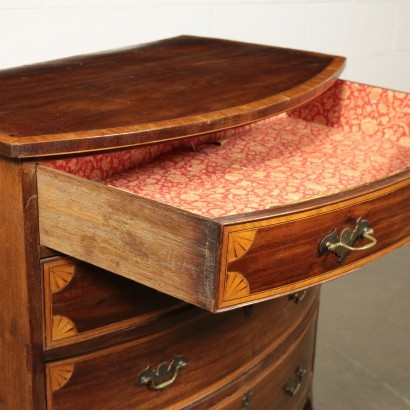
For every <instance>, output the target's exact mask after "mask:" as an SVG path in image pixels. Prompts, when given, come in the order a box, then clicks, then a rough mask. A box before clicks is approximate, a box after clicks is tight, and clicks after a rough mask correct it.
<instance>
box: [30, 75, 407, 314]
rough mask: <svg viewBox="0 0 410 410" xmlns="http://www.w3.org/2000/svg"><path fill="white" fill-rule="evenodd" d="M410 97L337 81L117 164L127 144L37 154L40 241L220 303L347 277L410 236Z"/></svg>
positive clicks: (213, 306)
mask: <svg viewBox="0 0 410 410" xmlns="http://www.w3.org/2000/svg"><path fill="white" fill-rule="evenodd" d="M376 96H377V98H378V100H377V101H376V100H374V99H375V98H376ZM383 98H384V99H383ZM408 100H409V99H408V97H407V95H406V94H404V93H393V92H391V91H387V90H381V89H377V88H372V87H366V86H363V85H360V84H353V83H347V82H342V81H339V82H337V83H336V84H335V85H334V86H333V87H332V88H331V89H329V90H328V91H327V92H326V93H325V94H324V95H323V96H321V97H320V98H318V99H317V100H315V101H314V102H312V103H310V104H309V105H307V106H304V107H301V108H298V109H296V110H293V111H290V112H289V113H287V114H282V115H279V116H276V117H273V118H270V119H268V120H264V121H261V122H258V123H255V124H254V125H251V126H249V125H248V126H245V127H242V128H240V129H237V130H235V131H234V132H232V133H229V132H224V133H220V134H216V135H214V136H212V137H210V138H208V141H207V140H206V139H205V141H207V142H208V143H205V144H204V139H202V140H201V144H202V145H198V146H196V148H195V149H193V150H188V149H187V147H186V146H185V147H180V148H179V149H174V150H173V151H171V152H168V153H165V154H162V155H160V156H159V157H157V158H153V159H151V160H150V161H146V162H144V163H142V164H139V165H138V166H137V165H135V164H134V166H131V167H130V169H128V170H123V171H122V172H120V173H117V174H114V175H110V174H109V173H108V174H104V175H102V174H103V172H102V171H103V170H104V169H105V170H106V169H107V168H109V164H118V158H119V157H118V156H121V155H122V154H121V153H118V152H117V153H113V154H101V155H100V156H98V158H96V157H85V158H82V159H81V161H82V167H83V168H81V167H79V166H78V164H79V160H78V159H74V160H73V159H71V160H59V161H50V162H48V163H45V164H42V165H39V166H38V172H37V175H38V193H39V218H40V240H41V243H42V244H43V245H45V246H48V247H50V248H53V249H56V250H58V251H60V252H63V253H65V254H68V255H70V256H73V257H76V258H79V259H81V260H84V261H86V262H89V263H92V264H94V265H97V266H100V267H102V268H104V269H107V270H110V271H112V272H114V273H117V274H119V275H122V276H124V277H127V278H130V279H133V280H135V281H137V282H140V283H142V284H144V285H147V286H150V287H152V288H155V289H157V290H159V291H162V292H164V293H167V294H170V295H172V296H174V297H177V298H180V299H182V300H184V301H187V302H189V303H192V304H195V305H197V306H200V307H202V308H205V309H207V310H210V311H213V312H217V311H222V310H226V309H230V308H233V307H235V306H241V305H244V304H248V303H253V302H256V301H260V300H264V299H267V298H271V297H275V296H280V295H283V294H287V293H293V292H296V291H298V290H301V289H304V288H307V287H309V286H313V285H316V284H318V283H322V282H324V281H326V280H329V279H333V278H336V277H338V276H340V275H342V274H344V273H346V272H349V271H351V270H353V269H356V268H357V267H359V266H360V265H362V264H364V263H366V262H368V261H370V260H372V259H374V258H376V257H378V256H380V255H382V254H384V253H386V252H388V251H389V250H391V249H393V248H395V247H397V246H400V245H402V244H404V243H406V242H407V241H408V238H409V234H410V225H409V221H410V187H409V175H410V173H409V170H408V165H409V163H410V155H409V151H410V149H409V134H408V132H409V131H408V123H409V120H408V115H409V114H408V109H409V103H408ZM378 102H380V104H378ZM382 103H383V104H385V105H386V104H387V105H388V104H389V103H390V105H391V106H390V107H388V106H387V107H384V108H383V110H386V109H387V110H388V112H390V113H391V116H390V117H389V116H388V114H387V115H383V116H382V115H381V114H380V112H379V111H378V107H381V106H382ZM364 106H365V107H368V108H369V109H368V110H367V113H366V116H365V117H363V115H362V114H361V116H362V119H361V121H360V122H358V121H356V122H355V120H354V119H355V118H356V117H355V115H357V114H358V111H359V110H362V112H363V108H362V107H364ZM318 107H319V108H318ZM389 110H390V111H389ZM392 110H394V113H393V111H392ZM365 111H366V110H365ZM335 112H337V113H338V116H336V115H335ZM400 116H401V117H400ZM336 117H337V118H336ZM393 117H394V123H393V122H392V123H391V124H390V123H387V124H386V118H387V119H389V118H390V119H392V118H393ZM400 118H401V122H400ZM335 119H336V120H337V121H336V120H335ZM400 124H401V125H400ZM406 124H407V128H406ZM231 134H232V135H231ZM209 141H212V142H215V141H219V142H218V143H209ZM192 144H194V142H192ZM139 152H140V151H139ZM123 155H130V154H129V152H128V153H124V154H123ZM113 156H116V157H115V159H114V160H113ZM140 157H141V155H140ZM145 157H146V156H145ZM73 161H74V162H73ZM81 161H80V162H81ZM87 161H88V162H87ZM93 167H94V168H93ZM98 167H100V169H98ZM80 168H81V169H82V171H78V170H79V169H80ZM84 170H87V172H84ZM76 173H77V175H75V174H76ZM93 175H94V176H95V175H98V177H97V178H94V179H97V181H94V180H91V179H92V178H93ZM87 178H91V179H87ZM349 247H350V248H356V250H349V249H348V248H349ZM357 248H359V249H358V250H357Z"/></svg>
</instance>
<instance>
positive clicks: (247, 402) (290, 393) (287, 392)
mask: <svg viewBox="0 0 410 410" xmlns="http://www.w3.org/2000/svg"><path fill="white" fill-rule="evenodd" d="M315 338H316V321H315V319H314V320H311V322H310V323H309V324H308V325H307V326H306V327H305V329H304V330H303V331H302V333H301V334H300V335H299V336H298V338H297V339H296V340H295V341H294V342H293V343H292V344H291V345H290V346H289V350H287V352H286V353H285V354H284V355H283V356H282V357H281V358H280V359H279V360H277V361H276V362H274V363H271V364H270V365H268V366H267V367H266V368H265V369H263V370H262V371H260V372H258V373H257V374H256V375H254V378H253V380H251V381H249V382H247V383H245V385H244V386H241V387H240V388H239V389H238V392H237V393H235V394H233V395H231V396H229V397H227V398H226V399H224V400H221V401H220V402H218V403H215V402H213V405H212V404H211V403H212V400H210V401H209V402H208V403H207V405H208V407H207V408H209V409H210V408H212V409H221V410H222V409H223V410H243V409H249V410H251V409H263V410H287V409H289V410H290V409H292V410H295V409H298V410H301V409H302V408H304V406H305V404H306V402H307V401H308V400H311V397H310V395H311V389H312V379H313V364H314V363H313V359H314V351H315ZM204 408H205V407H204Z"/></svg>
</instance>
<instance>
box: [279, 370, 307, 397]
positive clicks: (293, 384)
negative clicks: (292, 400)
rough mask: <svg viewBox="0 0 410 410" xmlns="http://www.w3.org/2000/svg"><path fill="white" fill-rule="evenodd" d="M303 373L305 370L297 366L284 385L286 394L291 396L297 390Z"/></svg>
mask: <svg viewBox="0 0 410 410" xmlns="http://www.w3.org/2000/svg"><path fill="white" fill-rule="evenodd" d="M305 374H306V370H305V369H302V368H301V367H300V366H298V368H297V369H296V371H295V374H294V375H293V376H292V377H291V378H290V380H289V381H288V383H287V385H286V386H285V389H284V390H285V394H286V395H287V396H289V397H293V396H294V395H295V394H296V393H297V392H298V391H299V389H300V386H301V385H302V381H303V377H304V376H305Z"/></svg>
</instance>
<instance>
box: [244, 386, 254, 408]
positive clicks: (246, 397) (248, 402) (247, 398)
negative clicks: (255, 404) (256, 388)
mask: <svg viewBox="0 0 410 410" xmlns="http://www.w3.org/2000/svg"><path fill="white" fill-rule="evenodd" d="M252 396H253V393H252V392H251V391H250V390H248V391H247V392H246V393H245V394H244V395H243V397H242V410H250V408H251V399H252Z"/></svg>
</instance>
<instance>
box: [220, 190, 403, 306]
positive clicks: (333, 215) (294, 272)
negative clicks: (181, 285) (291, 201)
mask: <svg viewBox="0 0 410 410" xmlns="http://www.w3.org/2000/svg"><path fill="white" fill-rule="evenodd" d="M359 218H362V220H367V221H369V223H370V225H371V227H372V229H373V230H374V234H373V235H374V237H375V238H376V239H377V243H376V244H375V245H374V246H371V247H369V249H365V250H361V251H351V252H350V253H348V254H347V255H346V256H345V259H344V260H343V258H342V260H341V258H340V257H339V256H338V255H337V254H336V253H333V252H331V251H328V252H326V253H325V254H323V255H321V254H320V252H319V244H320V242H321V241H322V239H323V238H325V237H327V236H328V235H329V234H331V233H332V231H334V230H336V231H335V233H336V235H337V236H340V233H341V231H342V230H343V229H345V228H349V229H350V230H351V231H354V229H355V227H356V226H357V221H358V219H359ZM409 220H410V189H409V187H408V186H407V185H406V184H399V185H396V186H395V187H391V188H389V189H385V190H380V191H377V192H375V193H373V194H371V195H368V196H366V197H359V198H357V199H352V200H349V201H345V202H340V203H338V204H336V205H334V206H325V207H322V208H318V209H314V210H313V211H308V212H303V213H298V214H294V215H290V216H285V217H277V218H272V219H266V220H262V221H258V222H247V223H243V224H239V225H233V226H229V227H227V228H226V229H225V233H224V245H223V247H224V249H225V250H224V255H223V263H222V268H221V278H220V292H219V300H220V302H219V307H221V308H223V307H227V306H234V305H237V304H240V303H246V302H250V301H252V300H260V299H263V298H266V297H271V296H274V295H279V294H283V293H286V292H291V291H295V290H298V289H302V288H306V287H308V286H311V285H313V284H317V283H322V282H324V281H326V280H329V279H333V278H335V277H338V276H340V275H341V274H343V273H345V272H348V271H351V270H352V269H355V268H357V267H358V266H360V265H362V264H363V263H366V262H368V261H369V260H371V259H373V258H375V257H377V256H379V255H381V254H383V253H384V252H386V251H387V250H389V249H391V248H393V247H394V246H397V245H400V244H403V243H405V242H406V241H408V238H409V234H410V224H409ZM367 245H369V246H370V245H373V244H372V243H371V240H368V239H364V238H358V240H357V241H356V242H355V243H353V244H352V245H351V246H353V247H363V246H367Z"/></svg>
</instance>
